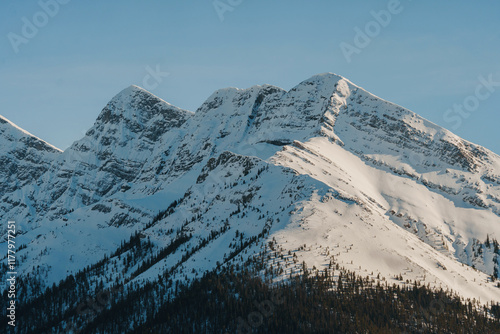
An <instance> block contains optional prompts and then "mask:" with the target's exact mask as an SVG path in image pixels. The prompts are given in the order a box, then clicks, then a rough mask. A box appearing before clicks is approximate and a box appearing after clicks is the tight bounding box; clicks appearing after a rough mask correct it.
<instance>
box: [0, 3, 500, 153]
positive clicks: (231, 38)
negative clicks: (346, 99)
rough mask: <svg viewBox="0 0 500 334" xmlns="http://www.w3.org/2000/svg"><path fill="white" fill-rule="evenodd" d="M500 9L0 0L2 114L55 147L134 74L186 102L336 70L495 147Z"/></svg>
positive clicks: (75, 134) (499, 119)
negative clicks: (226, 90) (218, 91)
mask: <svg viewBox="0 0 500 334" xmlns="http://www.w3.org/2000/svg"><path fill="white" fill-rule="evenodd" d="M56 1H59V2H56ZM44 3H45V4H47V5H45V6H44V5H43V4H44ZM54 3H57V4H58V8H56V7H55V6H54ZM48 4H51V5H50V6H49V5H48ZM44 7H45V9H44ZM47 8H48V9H47ZM381 11H383V12H382V13H389V15H390V16H387V15H386V16H383V15H382V16H380V17H381V18H379V21H377V20H376V18H375V16H376V15H375V16H374V13H381ZM499 13H500V3H499V2H494V1H477V2H471V1H454V2H450V1H409V0H401V1H397V0H390V1H331V0H329V1H327V0H324V1H320V0H312V1H304V0H301V1H299V0H286V1H278V0H277V1H270V0H267V1H266V0H216V1H213V0H182V1H153V0H151V1H142V2H140V1H126V0H121V1H91V0H89V1H85V2H84V1H76V0H72V1H68V0H42V1H28V0H24V1H13V0H5V1H2V2H1V4H0V92H1V93H0V103H1V104H0V106H1V107H0V108H1V109H0V114H2V115H3V116H5V117H7V118H8V119H10V120H11V121H13V122H14V123H16V124H17V125H19V126H21V127H22V128H24V129H26V130H28V131H30V132H32V133H33V134H35V135H37V136H39V137H41V138H43V139H45V140H47V141H48V142H50V143H52V144H54V145H56V146H58V147H60V148H62V149H64V148H66V147H68V146H69V145H71V143H72V142H73V141H74V140H77V139H79V138H80V137H82V136H83V134H84V132H85V131H86V130H87V129H88V128H89V127H91V126H92V124H93V122H94V121H95V119H96V117H97V116H98V114H99V112H100V111H101V109H102V108H103V107H104V105H105V104H106V103H107V102H108V101H109V100H110V99H111V98H112V97H113V96H114V95H115V94H116V93H118V92H119V91H120V90H122V89H123V88H125V87H127V86H129V85H131V84H136V85H139V86H145V84H146V85H147V86H148V87H146V88H149V90H150V91H152V92H153V93H154V94H156V95H158V96H159V97H161V98H163V99H165V100H166V101H168V102H170V103H172V104H174V105H177V106H179V107H182V108H186V109H189V110H193V111H195V110H196V108H197V107H199V106H200V105H201V104H202V103H203V101H204V100H205V99H206V98H207V97H208V96H209V95H210V94H211V93H212V92H213V91H214V90H216V89H218V88H223V87H228V86H234V87H240V88H246V87H249V86H252V85H255V84H264V83H268V84H273V85H277V86H280V87H283V88H285V89H290V88H291V87H293V86H295V85H296V84H298V83H299V82H300V81H302V80H305V79H307V78H309V77H310V76H312V75H314V74H317V73H322V72H334V73H337V74H340V75H342V76H344V77H346V78H348V79H350V80H351V81H352V82H354V83H355V84H357V85H359V86H361V87H363V88H365V89H366V90H368V91H370V92H372V93H374V94H376V95H378V96H380V97H382V98H384V99H386V100H389V101H392V102H395V103H397V104H400V105H402V106H404V107H406V108H409V109H411V110H413V111H414V112H416V113H418V114H420V115H422V116H423V117H425V118H427V119H429V120H430V121H433V122H435V123H437V124H439V125H441V126H444V127H446V128H449V129H450V130H452V131H453V132H455V133H457V134H458V135H460V136H462V137H464V138H465V139H468V140H470V141H472V142H475V143H478V144H481V145H483V146H486V147H487V148H489V149H491V150H493V151H495V152H496V153H500V140H499V139H500V134H499V131H498V126H499V124H500V107H499V106H500V20H499V19H498V15H499ZM26 22H28V23H26ZM30 24H32V25H33V26H34V27H35V29H36V32H33V31H32V30H31V31H30V30H29V28H27V27H26V26H27V25H30ZM370 29H371V30H370ZM359 31H361V32H362V33H363V34H366V36H365V40H362V38H360V37H359V36H357V35H358V34H359V33H358V32H359ZM356 37H357V41H358V43H357V44H356ZM366 37H367V38H368V42H367V40H366ZM360 41H362V42H363V43H359V42H360ZM342 43H345V44H342ZM341 45H344V51H345V45H349V46H350V47H353V48H355V49H356V52H354V53H351V54H350V55H349V57H347V58H346V56H345V54H344V53H345V52H343V51H342V47H341ZM349 50H351V51H352V50H353V49H352V48H351V49H349ZM348 58H349V59H348ZM156 70H159V72H161V73H162V74H161V75H159V76H157V78H158V79H157V80H155V79H154V77H153V76H151V74H150V72H151V71H152V72H154V71H156ZM166 72H168V75H166V74H165V73H166ZM481 78H482V79H481ZM485 80H486V81H488V80H489V81H492V82H493V83H497V82H498V84H497V85H495V84H489V86H488V87H485V85H484V84H483V83H482V82H484V81H485ZM478 92H479V93H478ZM478 94H479V95H478ZM460 108H462V109H460ZM464 108H465V110H464ZM459 110H462V111H459Z"/></svg>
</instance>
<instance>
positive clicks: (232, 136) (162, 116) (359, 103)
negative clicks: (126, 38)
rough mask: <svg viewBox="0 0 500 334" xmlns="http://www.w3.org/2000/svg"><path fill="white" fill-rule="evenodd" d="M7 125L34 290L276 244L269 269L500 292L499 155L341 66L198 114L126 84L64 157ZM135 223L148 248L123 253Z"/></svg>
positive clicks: (5, 179) (23, 259) (180, 266)
mask: <svg viewBox="0 0 500 334" xmlns="http://www.w3.org/2000/svg"><path fill="white" fill-rule="evenodd" d="M0 129H1V131H2V132H1V134H0V142H1V143H2V144H3V145H2V148H1V150H2V151H1V154H0V162H1V163H2V166H6V167H5V168H3V169H2V172H1V173H3V174H2V178H1V181H0V182H1V185H2V186H1V191H0V196H1V201H0V210H1V211H0V212H1V215H2V217H3V220H5V221H6V220H15V221H16V222H18V226H19V227H20V228H21V230H22V235H19V236H18V240H19V244H20V245H23V246H22V247H21V248H22V249H21V250H19V252H18V259H19V261H20V264H19V269H18V272H19V273H22V274H21V277H27V275H28V274H30V276H29V277H30V278H29V284H28V285H27V288H26V289H27V291H26V293H30V294H31V295H32V296H36V295H37V294H39V293H40V292H41V291H42V290H41V288H40V287H42V288H43V287H44V286H50V285H52V283H57V282H59V281H60V280H61V279H64V278H66V277H67V276H68V275H70V274H75V273H77V272H78V271H80V270H82V269H84V268H86V267H87V266H92V265H95V264H96V263H98V262H99V263H100V265H102V264H103V263H104V264H105V266H106V267H107V268H108V269H107V270H105V271H100V272H99V273H97V272H96V273H95V276H96V279H95V280H94V282H95V285H94V286H91V287H89V289H91V290H92V289H97V286H98V283H97V282H98V281H99V282H104V283H102V284H104V285H106V286H111V285H112V284H122V285H125V286H132V285H133V286H136V285H135V284H138V285H139V286H140V285H143V284H145V283H146V282H151V283H155V282H157V280H158V279H159V277H160V275H162V274H165V273H168V274H169V277H171V278H172V279H173V280H182V281H186V280H190V279H192V278H195V277H200V276H201V275H202V274H203V273H205V272H206V271H210V270H213V269H216V268H218V267H221V266H227V265H229V264H236V263H238V264H243V263H244V262H245V260H246V259H248V258H250V257H252V256H253V255H255V254H258V253H259V252H266V251H269V245H270V243H271V244H272V245H274V246H273V247H278V248H280V249H282V250H283V251H284V254H290V256H287V257H283V258H272V259H271V257H269V261H272V262H273V263H274V264H276V263H277V264H279V266H281V268H283V271H282V272H281V273H280V274H279V275H278V278H277V279H286V278H287V277H288V275H289V274H290V273H293V272H298V271H299V270H300V268H299V267H301V266H302V262H303V261H305V263H306V265H307V266H309V267H310V268H313V267H315V268H322V267H323V266H325V265H328V263H329V261H330V257H331V256H332V255H333V256H335V258H336V260H337V261H338V262H340V263H342V264H343V265H344V266H346V267H347V268H348V269H350V270H353V271H356V272H359V273H360V274H361V275H363V276H370V277H371V278H373V279H385V280H392V281H394V283H396V284H405V282H406V280H409V281H412V280H415V279H417V280H420V281H421V282H423V283H425V284H429V285H430V286H433V287H440V286H441V287H443V288H449V289H453V290H454V291H456V292H458V293H459V294H461V295H462V296H464V297H467V298H476V299H480V300H481V301H483V302H487V301H491V300H494V301H496V302H499V301H500V289H499V288H498V287H497V285H496V282H493V281H492V279H491V276H495V275H496V276H498V271H499V270H500V266H499V261H498V260H499V258H500V251H499V250H498V243H497V242H496V239H499V238H500V157H499V156H498V155H496V154H495V153H493V152H491V151H489V150H487V149H485V148H483V147H481V146H478V145H475V144H472V143H470V142H468V141H466V140H463V139H461V138H459V137H457V136H456V135H454V134H453V133H451V132H449V131H447V130H445V129H443V128H441V127H439V126H437V125H435V124H433V123H431V122H429V121H427V120H425V119H423V118H422V117H420V116H418V115H417V114H415V113H413V112H411V111H409V110H407V109H404V108H402V107H400V106H397V105H395V104H392V103H390V102H387V101H385V100H382V99H380V98H379V97H377V96H374V95H373V94H370V93H369V92H367V91H365V90H363V89H362V88H360V87H358V86H356V85H354V84H353V83H351V82H350V81H348V80H347V79H345V78H342V77H340V76H338V75H335V74H331V73H326V74H320V75H316V76H314V77H312V78H310V79H308V80H305V81H303V82H301V83H300V84H298V85H297V86H296V87H294V88H292V89H291V90H289V91H285V90H283V89H281V88H278V87H274V86H270V85H263V86H253V87H251V88H248V89H243V90H242V89H236V88H227V89H221V90H218V91H216V92H215V93H214V94H212V96H210V97H209V98H208V99H207V101H206V102H205V103H203V105H202V106H201V107H200V108H199V109H198V110H197V111H196V112H195V113H192V112H189V111H186V110H182V109H179V108H176V107H174V106H172V105H170V104H168V103H167V102H165V101H163V100H161V99H159V98H158V97H156V96H154V95H152V94H150V93H149V92H147V91H145V90H143V89H141V88H138V87H136V86H131V87H129V88H127V89H125V90H124V91H122V92H121V93H119V94H118V95H117V96H115V97H114V98H113V99H112V100H111V101H110V102H109V103H108V105H107V106H106V107H105V108H104V109H103V111H102V112H101V114H100V115H99V117H98V118H97V121H96V123H95V124H94V126H93V127H92V128H91V129H90V130H89V131H88V132H87V134H86V135H85V137H84V138H82V139H81V140H79V141H77V142H75V143H74V144H73V145H72V146H71V147H70V148H68V149H67V150H65V151H64V152H59V151H58V150H57V149H55V148H53V147H52V146H50V145H48V144H46V143H45V142H43V141H41V140H39V139H37V138H35V137H33V136H30V135H29V134H26V133H25V132H23V131H22V130H21V129H19V128H17V127H15V126H14V125H12V124H11V123H10V122H8V121H6V120H4V119H3V118H2V119H0ZM137 232H138V233H139V236H140V237H141V238H142V239H145V240H148V242H147V243H144V247H143V248H141V249H134V248H133V247H123V243H124V242H125V241H128V240H129V238H130V236H131V235H133V233H137ZM487 239H488V242H485V241H486V240H487ZM130 254H134V257H133V260H132V261H128V260H127V261H125V260H124V258H125V257H127V256H128V255H130ZM292 254H293V255H292ZM292 259H293V260H292ZM4 262H5V261H4ZM474 268H475V269H474ZM2 274H3V272H2ZM399 275H401V277H402V278H403V279H402V280H401V279H397V280H396V279H394V277H395V276H399ZM377 277H378V278H377ZM1 279H2V281H4V278H1ZM27 282H28V281H27ZM35 283H36V284H35ZM30 286H31V288H30ZM34 286H36V287H37V288H36V289H35V288H33V287H34ZM101 288H102V285H101Z"/></svg>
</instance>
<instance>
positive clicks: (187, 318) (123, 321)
mask: <svg viewBox="0 0 500 334" xmlns="http://www.w3.org/2000/svg"><path fill="white" fill-rule="evenodd" d="M131 242H135V243H139V244H140V243H141V241H140V240H135V239H131ZM142 243H143V246H147V245H148V243H147V242H142ZM124 247H128V246H127V245H124ZM100 270H102V268H100V267H99V264H96V265H95V266H93V267H89V268H87V269H86V270H84V271H82V272H80V273H78V274H77V275H75V276H70V277H69V278H68V279H66V280H65V281H62V282H61V283H60V284H58V285H54V286H52V287H50V288H48V289H47V290H46V291H45V292H44V293H43V294H42V295H41V296H40V297H38V298H36V299H34V300H25V301H22V302H20V309H19V314H21V315H22V318H21V319H20V320H19V323H18V326H17V327H16V332H17V333H70V332H71V333H402V332H406V333H498V332H499V331H500V306H498V305H489V306H481V304H480V303H478V302H477V301H475V300H464V299H463V298H460V297H459V296H457V295H455V294H453V293H452V292H450V291H443V290H440V291H436V290H432V289H430V288H429V287H426V286H424V285H421V284H420V283H419V282H417V281H416V282H410V284H406V285H404V286H401V285H398V284H395V282H396V280H397V279H398V277H395V278H393V282H392V283H389V281H390V279H389V280H385V279H383V280H377V281H375V280H373V279H370V278H369V277H360V276H357V275H356V274H355V273H353V272H351V271H348V270H346V269H345V268H343V267H340V266H339V265H338V264H336V263H335V262H334V261H332V262H330V265H329V267H328V268H325V269H324V270H323V271H320V270H309V269H307V268H306V267H305V265H304V268H303V271H302V272H301V274H300V275H296V276H292V277H289V278H288V279H286V280H282V281H274V282H273V278H272V277H273V270H274V271H275V269H273V268H270V267H268V264H267V262H266V261H265V256H262V255H261V256H260V257H257V258H253V259H252V260H249V261H247V263H246V264H245V266H244V267H243V268H241V267H240V266H227V267H221V268H219V270H218V271H214V272H209V273H206V274H205V275H204V276H203V277H201V278H199V279H195V280H192V281H191V282H190V283H189V284H183V283H180V282H173V281H171V280H169V278H168V273H165V274H164V276H163V277H159V278H158V280H157V281H156V282H155V283H147V284H146V285H144V286H139V285H136V284H133V283H132V282H130V283H129V284H128V286H127V287H126V288H125V287H123V286H115V287H113V288H111V289H105V288H104V286H103V285H102V282H101V283H100V284H98V289H97V291H98V292H97V293H91V292H90V290H91V289H90V290H89V289H88V287H89V286H91V283H90V280H91V277H95V274H96V273H98V272H99V271H100ZM23 284H29V282H24V283H23ZM24 288H27V286H25V287H24ZM3 298H6V297H5V296H3Z"/></svg>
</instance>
